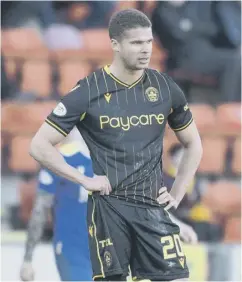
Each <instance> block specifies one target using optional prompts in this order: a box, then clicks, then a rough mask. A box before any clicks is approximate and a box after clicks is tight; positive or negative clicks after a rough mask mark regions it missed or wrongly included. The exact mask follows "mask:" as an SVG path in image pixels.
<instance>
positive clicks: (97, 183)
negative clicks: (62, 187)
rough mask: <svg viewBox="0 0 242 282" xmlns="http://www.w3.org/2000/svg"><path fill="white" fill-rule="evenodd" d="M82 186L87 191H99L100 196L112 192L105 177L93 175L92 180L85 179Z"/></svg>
mask: <svg viewBox="0 0 242 282" xmlns="http://www.w3.org/2000/svg"><path fill="white" fill-rule="evenodd" d="M83 186H84V188H85V189H86V190H88V191H92V192H96V191H100V194H101V195H109V193H110V192H111V191H112V188H111V185H110V182H109V180H108V178H107V177H106V176H105V175H95V176H94V177H93V178H90V177H86V179H85V181H84V183H83Z"/></svg>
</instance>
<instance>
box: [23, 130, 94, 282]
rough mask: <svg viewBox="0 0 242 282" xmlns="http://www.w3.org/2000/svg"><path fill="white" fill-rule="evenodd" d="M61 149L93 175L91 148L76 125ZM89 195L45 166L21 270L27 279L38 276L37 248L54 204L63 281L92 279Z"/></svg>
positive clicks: (70, 161) (82, 170) (56, 249)
mask: <svg viewBox="0 0 242 282" xmlns="http://www.w3.org/2000/svg"><path fill="white" fill-rule="evenodd" d="M59 151H60V153H61V154H62V155H63V156H64V158H65V160H66V162H67V163H68V164H70V165H71V166H73V167H75V168H76V169H78V171H79V172H80V173H82V174H85V175H86V176H87V177H92V176H93V170H92V164H91V159H90V156H89V151H88V148H87V147H86V144H85V142H84V141H83V140H82V138H81V136H80V134H79V132H78V131H77V129H76V128H75V129H73V130H72V132H71V134H70V135H69V136H68V137H67V138H66V139H65V140H64V142H63V144H61V146H60V147H59ZM87 198H88V193H87V191H86V190H85V189H84V188H83V187H82V186H80V185H78V184H75V183H73V182H71V181H69V180H66V179H64V178H62V177H59V176H57V175H55V174H54V173H53V172H51V171H50V170H48V169H41V171H40V173H39V183H38V190H37V197H36V201H35V204H34V208H33V212H32V216H31V219H30V222H29V229H28V237H27V243H26V250H25V255H24V262H23V265H22V268H21V273H20V276H21V279H22V280H23V281H31V280H33V279H34V270H33V268H32V256H33V251H34V248H35V246H36V244H37V243H38V241H39V240H40V239H41V236H42V233H43V229H44V225H45V223H46V221H47V218H48V211H49V210H50V208H51V207H53V210H54V216H53V223H54V224H53V229H54V232H53V233H54V238H53V245H54V253H55V258H56V265H57V269H58V272H59V274H60V277H61V280H63V281H90V280H92V270H91V263H90V257H89V248H88V232H87V225H86V213H87Z"/></svg>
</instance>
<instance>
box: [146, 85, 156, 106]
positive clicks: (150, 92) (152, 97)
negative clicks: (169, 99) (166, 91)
mask: <svg viewBox="0 0 242 282" xmlns="http://www.w3.org/2000/svg"><path fill="white" fill-rule="evenodd" d="M145 95H146V97H147V99H148V101H150V102H157V101H158V99H159V92H158V90H157V89H156V88H155V87H148V88H147V89H146V90H145Z"/></svg>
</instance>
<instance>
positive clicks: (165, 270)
mask: <svg viewBox="0 0 242 282" xmlns="http://www.w3.org/2000/svg"><path fill="white" fill-rule="evenodd" d="M137 215H138V217H137V218H136V219H134V221H133V224H132V226H133V228H134V231H135V234H136V236H135V240H134V242H133V244H134V246H133V248H134V250H133V252H132V254H134V255H132V258H131V271H132V276H133V277H136V279H138V280H140V279H150V280H159V281H167V280H176V279H184V278H185V279H186V278H188V277H189V272H188V268H187V264H186V257H185V255H184V253H183V250H182V245H181V241H180V237H179V233H180V229H179V227H178V226H177V225H176V224H175V223H173V222H172V221H171V219H170V217H169V215H168V213H167V212H166V211H164V210H163V209H161V208H150V209H138V208H137Z"/></svg>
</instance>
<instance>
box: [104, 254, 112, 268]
mask: <svg viewBox="0 0 242 282" xmlns="http://www.w3.org/2000/svg"><path fill="white" fill-rule="evenodd" d="M104 260H105V263H106V265H107V267H110V266H111V265H112V256H111V253H110V252H108V251H106V252H104Z"/></svg>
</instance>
